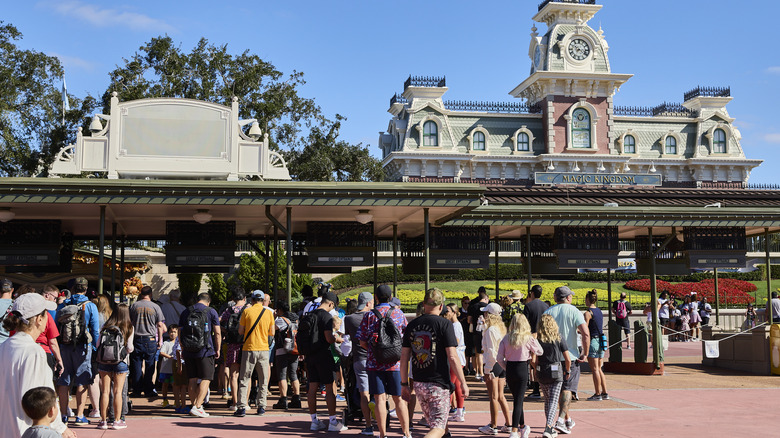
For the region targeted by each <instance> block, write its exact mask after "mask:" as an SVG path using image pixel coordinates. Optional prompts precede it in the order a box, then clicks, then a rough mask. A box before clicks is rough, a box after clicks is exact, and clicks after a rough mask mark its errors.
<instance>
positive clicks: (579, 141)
mask: <svg viewBox="0 0 780 438" xmlns="http://www.w3.org/2000/svg"><path fill="white" fill-rule="evenodd" d="M571 137H572V142H571V145H572V147H573V148H590V113H589V112H588V111H587V110H586V109H584V108H577V109H576V110H574V112H573V113H572V118H571Z"/></svg>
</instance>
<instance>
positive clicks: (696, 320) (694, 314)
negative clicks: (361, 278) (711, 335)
mask: <svg viewBox="0 0 780 438" xmlns="http://www.w3.org/2000/svg"><path fill="white" fill-rule="evenodd" d="M700 322H701V316H699V312H698V311H696V312H691V322H690V323H691V324H698V323H700Z"/></svg>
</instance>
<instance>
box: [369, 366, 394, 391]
mask: <svg viewBox="0 0 780 438" xmlns="http://www.w3.org/2000/svg"><path fill="white" fill-rule="evenodd" d="M368 390H369V392H370V393H371V395H376V394H387V395H393V396H400V395H401V372H400V371H375V370H368Z"/></svg>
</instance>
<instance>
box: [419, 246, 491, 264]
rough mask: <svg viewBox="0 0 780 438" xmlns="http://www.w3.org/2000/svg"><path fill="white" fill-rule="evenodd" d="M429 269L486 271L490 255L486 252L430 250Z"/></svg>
mask: <svg viewBox="0 0 780 438" xmlns="http://www.w3.org/2000/svg"><path fill="white" fill-rule="evenodd" d="M430 257H431V269H478V268H482V269H486V268H487V267H488V266H490V254H489V253H488V252H486V251H444V250H431V256H430Z"/></svg>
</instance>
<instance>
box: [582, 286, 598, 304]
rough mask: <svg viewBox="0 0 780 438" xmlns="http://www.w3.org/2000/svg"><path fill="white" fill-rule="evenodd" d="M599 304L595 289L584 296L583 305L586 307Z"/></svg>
mask: <svg viewBox="0 0 780 438" xmlns="http://www.w3.org/2000/svg"><path fill="white" fill-rule="evenodd" d="M598 302H599V294H598V292H596V289H593V290H592V291H590V292H588V293H587V294H585V303H586V304H588V305H591V304H597V303H598Z"/></svg>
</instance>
